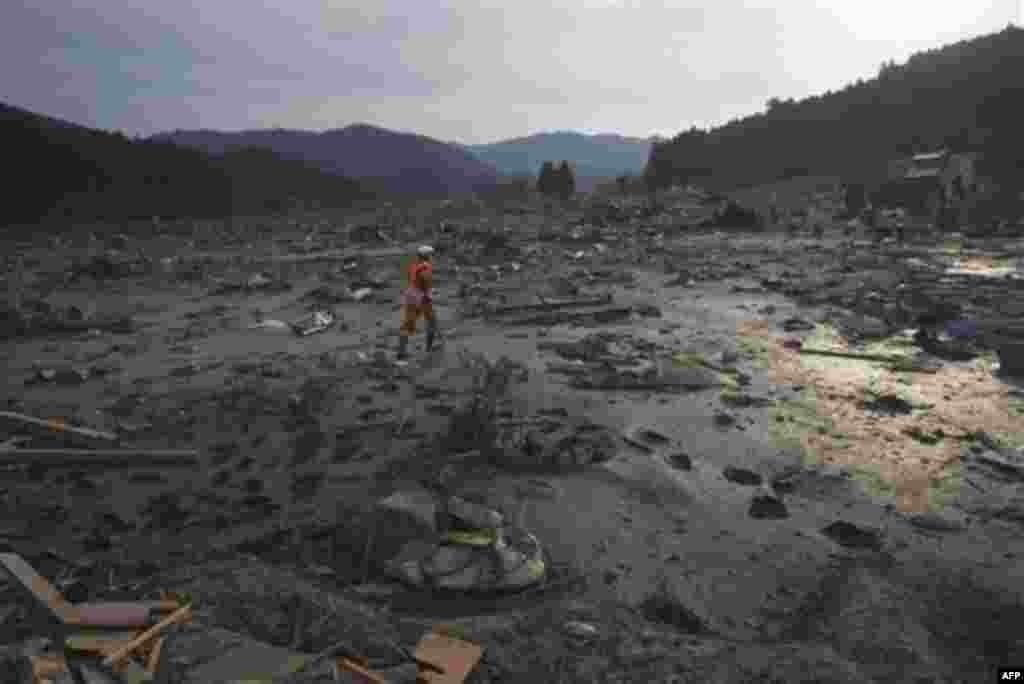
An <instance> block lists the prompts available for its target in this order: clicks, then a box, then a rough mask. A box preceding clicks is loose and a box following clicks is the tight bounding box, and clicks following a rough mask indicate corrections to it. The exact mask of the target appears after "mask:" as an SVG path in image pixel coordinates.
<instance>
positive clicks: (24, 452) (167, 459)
mask: <svg viewBox="0 0 1024 684" xmlns="http://www.w3.org/2000/svg"><path fill="white" fill-rule="evenodd" d="M10 465H35V466H46V467H48V468H62V467H72V466H73V467H78V466H91V465H102V466H128V467H132V468H145V467H149V466H178V467H188V466H196V465H199V452H198V451H196V450H195V449H19V448H15V449H5V450H3V451H0V466H10Z"/></svg>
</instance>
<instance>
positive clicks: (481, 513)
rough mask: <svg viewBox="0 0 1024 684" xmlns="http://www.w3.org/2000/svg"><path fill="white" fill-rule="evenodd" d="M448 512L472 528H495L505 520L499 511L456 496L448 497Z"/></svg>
mask: <svg viewBox="0 0 1024 684" xmlns="http://www.w3.org/2000/svg"><path fill="white" fill-rule="evenodd" d="M448 514H449V515H451V516H452V517H454V518H456V520H458V521H461V522H463V523H465V524H466V526H468V527H470V528H473V529H497V528H499V527H501V526H502V525H503V524H504V522H505V519H504V517H503V516H502V515H501V513H499V512H497V511H495V510H493V509H490V508H488V507H486V506H481V505H480V504H476V503H472V502H470V501H466V500H465V499H462V498H459V497H457V496H453V497H451V498H449V499H448Z"/></svg>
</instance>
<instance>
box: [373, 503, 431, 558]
mask: <svg viewBox="0 0 1024 684" xmlns="http://www.w3.org/2000/svg"><path fill="white" fill-rule="evenodd" d="M436 513H437V502H436V500H435V498H434V496H433V495H432V494H431V493H430V492H427V491H426V490H409V491H401V492H395V493H394V494H392V495H391V496H389V497H387V498H386V499H382V500H381V501H378V502H377V505H376V506H375V507H374V509H373V512H372V514H371V516H370V520H369V521H368V522H367V528H368V529H372V530H374V531H375V532H374V540H373V544H372V546H371V547H370V549H371V557H370V561H371V563H373V564H374V565H381V564H386V563H387V562H388V561H391V560H392V559H394V558H395V556H397V555H398V553H399V552H400V551H402V550H403V549H404V548H405V547H406V546H407V545H408V544H409V543H410V542H413V541H425V540H426V541H432V540H434V539H436V538H437V527H436V525H435V516H436Z"/></svg>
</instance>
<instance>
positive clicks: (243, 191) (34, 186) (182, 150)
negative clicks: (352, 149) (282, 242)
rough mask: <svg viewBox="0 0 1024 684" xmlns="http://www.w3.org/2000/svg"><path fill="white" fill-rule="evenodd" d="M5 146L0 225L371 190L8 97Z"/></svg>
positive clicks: (223, 209)
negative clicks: (41, 110)
mask: <svg viewBox="0 0 1024 684" xmlns="http://www.w3.org/2000/svg"><path fill="white" fill-rule="evenodd" d="M0 144H2V146H3V149H4V150H5V151H6V153H7V154H8V159H9V160H13V162H14V163H12V164H9V165H8V172H7V173H8V178H9V179H8V182H7V183H6V184H5V189H6V190H7V192H6V193H5V198H6V201H5V203H4V206H3V209H2V211H0V225H13V224H31V223H35V222H38V221H41V220H44V219H70V220H81V221H85V220H95V219H105V220H116V219H132V218H148V217H151V216H163V217H168V218H177V217H217V216H226V215H229V214H231V213H232V212H235V213H238V212H242V213H244V212H248V211H264V210H267V209H277V208H283V207H285V206H287V205H288V204H289V203H291V202H296V201H305V202H317V203H320V204H327V205H335V206H337V205H344V204H346V203H348V202H350V201H352V200H354V199H356V198H359V197H362V196H365V194H366V191H365V190H364V189H363V188H362V187H361V186H360V185H359V184H357V183H355V182H354V181H352V180H351V179H348V178H344V177H342V176H338V175H331V174H325V173H322V172H321V171H319V170H318V169H316V168H313V167H310V166H308V165H307V164H304V163H302V162H296V161H292V160H284V159H281V158H279V157H277V156H276V155H274V154H273V153H271V152H269V151H266V150H255V149H242V150H235V151H232V152H231V153H228V154H226V155H224V156H222V157H217V158H215V157H211V156H209V155H207V154H206V153H204V152H202V151H199V150H195V149H192V148H189V147H184V146H180V145H176V144H173V143H169V142H160V141H142V140H131V139H129V138H127V137H126V136H124V135H122V134H120V133H111V132H106V131H100V130H95V129H91V128H86V127H84V126H77V125H74V124H71V123H68V122H65V121H60V120H57V119H52V118H49V117H46V116H42V115H39V114H35V113H33V112H29V111H26V110H23V109H19V108H17V107H11V106H8V105H2V104H0Z"/></svg>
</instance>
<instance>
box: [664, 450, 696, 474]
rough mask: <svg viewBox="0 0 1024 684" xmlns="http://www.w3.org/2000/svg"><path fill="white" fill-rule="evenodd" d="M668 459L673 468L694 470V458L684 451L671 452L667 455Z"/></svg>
mask: <svg viewBox="0 0 1024 684" xmlns="http://www.w3.org/2000/svg"><path fill="white" fill-rule="evenodd" d="M666 460H667V461H668V463H669V465H671V466H672V467H673V468H676V469H677V470H693V460H692V459H691V458H690V455H689V454H686V453H684V452H682V451H679V452H676V453H674V454H669V455H668V456H667V457H666Z"/></svg>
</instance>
